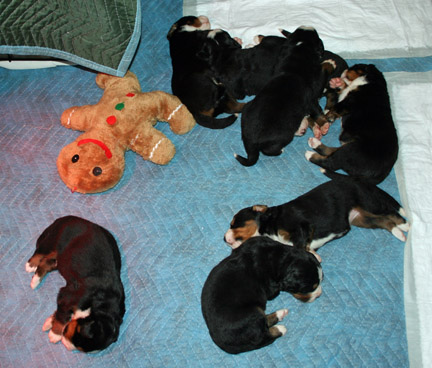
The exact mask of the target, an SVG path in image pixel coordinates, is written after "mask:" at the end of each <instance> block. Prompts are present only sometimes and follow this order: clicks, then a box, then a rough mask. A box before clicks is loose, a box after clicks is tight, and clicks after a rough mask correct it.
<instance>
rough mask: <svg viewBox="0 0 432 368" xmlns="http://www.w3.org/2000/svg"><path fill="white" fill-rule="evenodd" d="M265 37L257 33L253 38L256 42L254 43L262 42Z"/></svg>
mask: <svg viewBox="0 0 432 368" xmlns="http://www.w3.org/2000/svg"><path fill="white" fill-rule="evenodd" d="M263 38H264V36H263V35H256V36H255V37H254V38H253V42H254V44H255V45H258V44H260V43H261V41H262V40H263Z"/></svg>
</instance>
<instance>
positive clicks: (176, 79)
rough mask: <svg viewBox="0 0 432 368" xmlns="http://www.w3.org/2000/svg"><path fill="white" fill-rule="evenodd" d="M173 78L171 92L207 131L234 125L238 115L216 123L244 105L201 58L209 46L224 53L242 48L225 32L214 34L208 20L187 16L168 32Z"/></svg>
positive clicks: (203, 17) (237, 111) (220, 31)
mask: <svg viewBox="0 0 432 368" xmlns="http://www.w3.org/2000/svg"><path fill="white" fill-rule="evenodd" d="M167 38H168V40H169V45H170V55H171V61H172V68H173V74H172V79H171V88H172V92H173V94H174V95H176V96H177V97H178V98H180V100H181V101H182V102H183V103H184V104H185V105H186V107H187V108H188V109H189V111H190V112H191V113H192V115H193V116H194V118H195V120H196V122H197V123H198V124H200V125H202V126H204V127H206V128H211V129H223V128H226V127H227V126H229V125H231V124H233V123H234V121H235V120H236V119H237V116H236V115H230V116H228V117H225V118H221V119H215V117H216V116H218V115H219V114H221V113H228V114H234V113H239V112H241V111H242V108H243V105H244V104H242V103H239V102H238V101H237V100H235V99H234V98H233V97H232V96H231V95H230V94H229V93H228V91H227V89H226V87H225V86H224V85H223V84H222V83H220V82H219V81H218V80H217V79H216V78H215V76H214V75H213V74H212V72H211V70H210V68H209V65H208V63H207V62H206V61H205V60H203V59H202V58H199V57H198V55H197V54H198V53H199V52H200V51H201V49H202V47H203V44H204V43H206V42H209V43H212V44H214V45H215V46H216V47H218V48H221V49H224V48H228V49H238V48H241V46H240V44H239V43H238V42H237V41H236V40H234V39H233V38H231V37H230V36H229V34H228V33H227V32H225V31H222V30H210V23H209V21H208V18H207V17H205V16H200V17H195V16H186V17H182V18H181V19H179V20H178V21H177V22H175V23H174V24H173V25H172V26H171V29H170V30H169V32H168V35H167Z"/></svg>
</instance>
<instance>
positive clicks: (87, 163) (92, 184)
mask: <svg viewBox="0 0 432 368" xmlns="http://www.w3.org/2000/svg"><path fill="white" fill-rule="evenodd" d="M124 166H125V165H124V151H123V150H122V149H120V148H119V147H118V145H117V144H116V143H115V142H112V141H109V142H107V141H106V140H105V141H103V140H101V139H96V138H95V137H94V135H93V137H92V138H86V136H85V134H83V135H81V136H80V137H78V139H77V140H75V141H74V142H72V143H70V144H68V145H67V146H66V147H64V148H63V149H62V150H61V151H60V154H59V156H58V158H57V169H58V172H59V174H60V177H61V179H62V180H63V182H64V183H65V184H66V186H67V187H68V188H69V189H70V190H71V191H72V192H80V193H97V192H103V191H105V190H108V189H110V188H112V187H113V186H115V185H116V184H117V183H118V181H119V180H120V178H121V177H122V175H123V171H124Z"/></svg>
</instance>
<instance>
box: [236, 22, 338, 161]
mask: <svg viewBox="0 0 432 368" xmlns="http://www.w3.org/2000/svg"><path fill="white" fill-rule="evenodd" d="M287 40H288V42H289V44H290V45H291V47H292V51H290V53H289V57H287V58H286V59H285V60H284V61H283V67H282V68H281V70H283V73H282V74H280V75H278V76H276V77H275V78H273V79H272V80H271V81H270V82H268V83H267V84H266V85H265V87H264V88H263V89H262V90H261V91H260V92H259V93H258V94H257V95H256V97H255V99H253V100H252V101H250V102H248V103H247V104H246V106H245V107H244V109H243V113H242V119H241V127H242V139H243V144H244V147H245V150H246V153H247V155H248V157H247V158H244V157H242V156H239V155H237V154H236V155H235V157H236V159H237V160H238V161H239V162H240V163H241V164H242V165H244V166H252V165H254V164H255V163H256V162H257V161H258V158H259V154H260V152H262V153H263V154H265V155H267V156H277V155H280V154H281V153H282V151H283V148H284V147H285V146H287V145H288V144H289V143H290V142H291V141H292V140H293V138H294V135H303V134H304V133H305V132H306V130H307V127H308V119H307V116H309V115H310V116H311V117H312V119H315V117H317V116H319V114H320V113H321V108H320V107H319V104H318V100H319V97H320V96H321V94H322V92H323V88H324V84H325V81H326V79H327V75H328V73H330V72H331V71H333V69H334V63H333V62H328V63H325V64H326V65H325V66H323V64H322V63H321V61H322V56H323V53H324V46H323V43H322V41H321V39H320V38H319V36H318V33H317V32H316V30H315V29H314V28H311V27H299V28H297V29H296V30H295V32H294V33H292V34H291V35H290V36H289V38H288V39H287Z"/></svg>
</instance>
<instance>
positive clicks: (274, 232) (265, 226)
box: [224, 176, 409, 258]
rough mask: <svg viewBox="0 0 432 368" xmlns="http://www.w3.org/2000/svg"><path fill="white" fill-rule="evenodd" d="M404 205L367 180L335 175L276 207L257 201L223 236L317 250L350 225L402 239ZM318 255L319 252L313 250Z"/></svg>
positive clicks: (236, 241)
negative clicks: (258, 238)
mask: <svg viewBox="0 0 432 368" xmlns="http://www.w3.org/2000/svg"><path fill="white" fill-rule="evenodd" d="M402 216H405V212H404V210H403V208H401V206H400V204H399V203H398V202H397V201H396V200H395V199H394V198H393V197H391V196H390V195H389V194H387V193H386V192H384V191H383V190H381V189H380V188H378V187H376V186H375V185H373V184H370V183H364V182H362V181H360V180H355V179H352V178H350V177H348V176H347V177H339V176H337V177H336V178H334V179H333V180H331V181H328V182H326V183H324V184H321V185H319V186H318V187H316V188H314V189H312V190H311V191H309V192H307V193H306V194H303V195H302V196H300V197H298V198H296V199H294V200H292V201H290V202H288V203H285V204H282V205H279V206H275V207H267V206H265V205H255V206H253V207H248V208H244V209H242V210H241V211H239V212H238V213H237V214H236V215H235V216H234V218H233V220H232V221H231V226H230V229H229V230H228V231H227V232H226V234H225V237H224V240H225V241H226V242H227V243H228V244H229V245H230V247H232V248H236V247H238V246H239V245H240V244H242V243H243V242H244V241H245V240H247V239H249V238H251V237H254V236H260V235H261V236H268V237H270V238H273V239H276V240H278V241H280V242H281V243H284V244H289V245H293V246H294V247H299V248H302V249H306V250H308V251H311V252H313V253H315V250H317V249H318V248H319V247H321V246H322V245H324V244H325V243H327V242H329V241H331V240H333V239H337V238H340V237H342V236H344V235H345V234H347V233H348V231H349V230H350V229H351V225H353V226H358V227H363V228H371V229H374V228H380V229H386V230H388V231H390V232H391V233H392V234H393V235H394V236H395V237H396V238H398V239H400V240H402V241H405V240H406V238H405V235H404V233H403V231H408V230H409V224H408V223H407V222H406V221H405V219H404V218H403V217H402ZM317 257H318V258H319V256H318V255H317Z"/></svg>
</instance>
